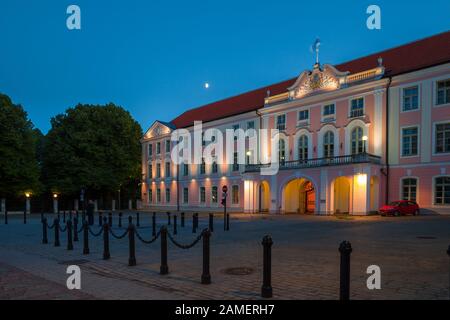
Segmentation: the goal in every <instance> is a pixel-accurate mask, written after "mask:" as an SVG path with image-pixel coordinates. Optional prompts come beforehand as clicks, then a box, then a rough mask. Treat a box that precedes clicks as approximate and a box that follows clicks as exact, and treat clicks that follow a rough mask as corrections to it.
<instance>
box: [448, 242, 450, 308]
mask: <svg viewBox="0 0 450 320" xmlns="http://www.w3.org/2000/svg"><path fill="white" fill-rule="evenodd" d="M447 255H448V257H449V258H450V245H449V246H448V249H447ZM448 270H449V275H448V284H449V286H448V288H449V291H448V298H449V299H450V260H449V267H448Z"/></svg>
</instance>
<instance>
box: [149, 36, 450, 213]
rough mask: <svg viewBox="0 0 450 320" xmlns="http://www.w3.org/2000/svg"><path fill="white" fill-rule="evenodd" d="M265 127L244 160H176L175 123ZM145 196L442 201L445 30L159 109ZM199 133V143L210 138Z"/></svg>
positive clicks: (447, 136)
mask: <svg viewBox="0 0 450 320" xmlns="http://www.w3.org/2000/svg"><path fill="white" fill-rule="evenodd" d="M194 121H202V123H203V130H207V129H209V128H214V129H215V130H219V131H221V132H224V131H225V130H226V129H233V130H236V129H238V128H241V129H256V130H258V129H260V128H262V129H278V132H277V133H276V134H277V135H278V139H279V142H278V150H277V151H276V152H277V153H278V155H277V157H278V159H279V166H280V168H279V172H278V173H277V174H276V175H262V174H261V168H264V167H265V166H267V163H270V159H271V154H272V150H271V149H272V147H271V145H270V143H264V141H269V140H270V138H272V137H270V135H271V133H270V131H269V132H266V133H265V134H266V135H269V136H266V137H264V139H261V140H260V142H259V144H258V150H257V151H256V152H255V155H254V156H253V155H252V154H251V151H249V150H238V151H237V152H236V153H235V154H234V155H233V159H236V158H237V153H238V152H245V153H246V157H247V159H246V164H244V165H242V164H241V165H239V164H237V162H236V161H232V163H230V164H220V163H221V161H219V159H217V162H213V163H210V164H205V163H200V164H174V163H173V162H172V161H171V156H170V154H171V150H172V148H173V146H174V145H173V143H172V142H171V140H170V138H171V134H172V132H173V131H174V130H176V129H180V128H183V129H187V130H189V131H190V132H192V131H193V129H194ZM141 143H142V200H143V204H144V206H145V207H146V208H148V209H150V210H171V211H173V210H180V211H222V210H223V207H222V205H221V199H222V187H223V186H224V185H226V186H227V187H228V190H229V191H228V197H227V200H226V202H227V207H228V210H230V211H234V212H248V213H256V212H269V213H311V214H334V213H349V214H355V215H364V214H368V213H370V212H376V211H377V210H378V208H379V207H380V206H381V205H382V204H384V203H387V202H390V201H393V200H400V199H407V200H412V201H417V202H418V203H419V205H420V206H421V207H423V208H429V209H433V208H445V207H446V206H449V207H450V32H446V33H442V34H439V35H436V36H433V37H430V38H426V39H423V40H419V41H416V42H413V43H410V44H406V45H403V46H400V47H396V48H393V49H389V50H386V51H383V52H379V53H376V54H373V55H369V56H366V57H363V58H359V59H356V60H353V61H350V62H347V63H343V64H339V65H330V64H323V65H321V64H319V63H316V64H314V65H313V66H312V68H311V70H306V71H304V72H302V73H301V74H300V76H298V77H296V78H294V79H290V80H287V81H284V82H281V83H277V84H275V85H272V86H268V87H264V88H260V89H258V90H255V91H251V92H247V93H244V94H242V95H239V96H236V97H232V98H228V99H225V100H222V101H218V102H216V103H212V104H209V105H206V106H203V107H200V108H196V109H192V110H188V111H187V112H185V113H183V114H182V115H180V116H179V117H177V118H176V119H174V120H172V121H171V122H162V121H155V123H154V124H153V125H152V126H151V127H150V129H149V130H148V131H147V132H146V134H145V135H144V137H143V138H142V140H141ZM206 145H207V143H204V146H206Z"/></svg>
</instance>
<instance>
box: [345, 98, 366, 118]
mask: <svg viewBox="0 0 450 320" xmlns="http://www.w3.org/2000/svg"><path fill="white" fill-rule="evenodd" d="M359 99H362V100H363V111H362V115H361V116H357V117H352V101H353V100H359ZM365 116H366V97H365V96H355V97H351V98H350V99H349V100H348V118H349V119H358V118H362V117H365Z"/></svg>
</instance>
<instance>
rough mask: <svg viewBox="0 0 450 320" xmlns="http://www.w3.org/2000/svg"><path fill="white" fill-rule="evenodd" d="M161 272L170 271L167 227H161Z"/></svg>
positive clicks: (166, 272)
mask: <svg viewBox="0 0 450 320" xmlns="http://www.w3.org/2000/svg"><path fill="white" fill-rule="evenodd" d="M159 273H160V274H162V275H164V274H168V273H169V266H168V265H167V228H166V227H165V226H162V227H161V267H160V268H159Z"/></svg>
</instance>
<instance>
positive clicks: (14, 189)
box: [0, 93, 41, 199]
mask: <svg viewBox="0 0 450 320" xmlns="http://www.w3.org/2000/svg"><path fill="white" fill-rule="evenodd" d="M36 145H37V132H36V131H35V129H34V128H33V124H32V123H31V121H30V120H29V119H28V116H27V113H26V112H25V111H24V110H23V108H22V106H20V105H15V104H13V103H12V101H11V99H10V98H9V97H8V96H6V95H4V94H1V93H0V198H2V199H4V198H6V197H17V196H20V195H24V193H25V192H32V193H34V194H38V193H39V192H40V191H41V184H40V182H39V166H38V162H37V156H36Z"/></svg>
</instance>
